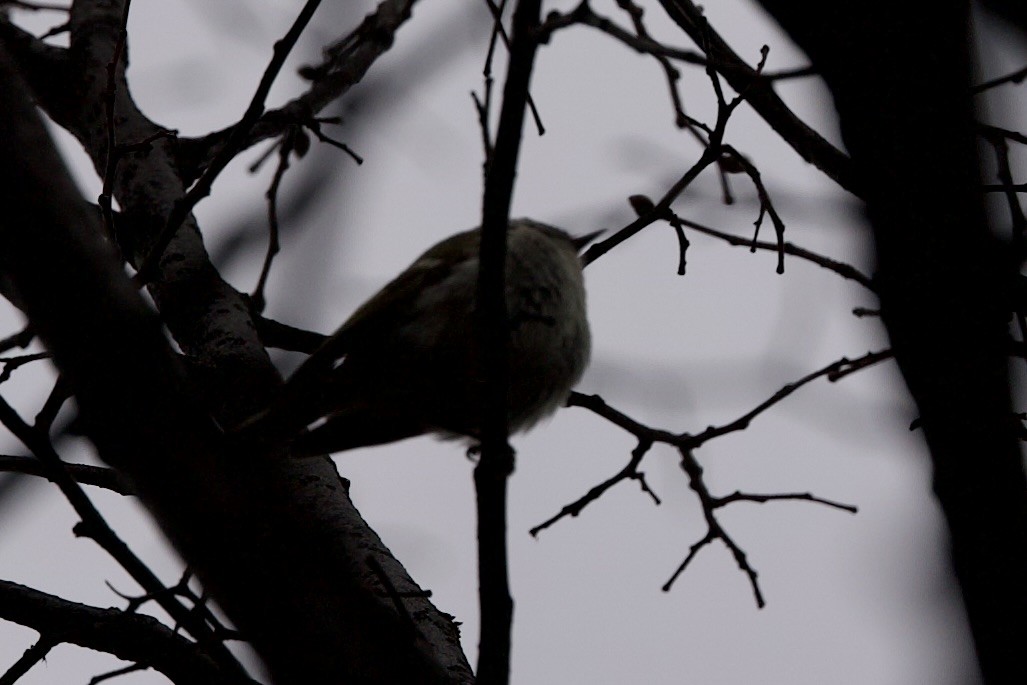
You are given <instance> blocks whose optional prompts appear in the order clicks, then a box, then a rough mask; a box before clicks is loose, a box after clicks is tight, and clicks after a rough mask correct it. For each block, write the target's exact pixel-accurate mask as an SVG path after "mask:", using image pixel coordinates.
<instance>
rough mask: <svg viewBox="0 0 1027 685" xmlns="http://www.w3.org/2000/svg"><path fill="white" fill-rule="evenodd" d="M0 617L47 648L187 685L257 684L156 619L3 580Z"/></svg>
mask: <svg viewBox="0 0 1027 685" xmlns="http://www.w3.org/2000/svg"><path fill="white" fill-rule="evenodd" d="M0 617H2V618H3V619H4V620H7V621H11V622H13V623H18V624H20V625H23V626H26V627H29V628H32V629H33V630H36V631H38V632H39V633H41V635H42V636H43V637H42V639H41V641H40V643H41V644H42V645H43V646H45V645H46V644H47V643H52V644H56V643H60V642H67V643H70V644H75V645H79V646H80V647H86V648H89V649H95V650H97V651H101V652H106V653H108V654H113V655H114V656H116V657H118V658H119V659H124V660H125V661H133V662H136V663H139V664H146V665H147V666H148V667H150V668H153V669H155V670H157V671H159V672H161V673H163V674H164V675H165V676H167V677H168V678H169V679H170V680H171V681H172V682H175V683H179V684H181V685H185V684H186V683H210V684H211V685H214V684H221V683H254V682H255V681H253V680H251V679H249V678H247V677H245V676H240V675H239V674H237V673H234V672H227V673H226V672H225V671H224V670H222V669H221V668H220V667H219V666H218V665H217V664H216V663H215V662H214V661H212V660H211V659H210V657H209V656H208V655H206V654H205V653H204V651H203V650H201V649H200V648H199V647H198V646H197V645H196V644H195V643H193V642H190V641H189V640H187V639H186V638H185V637H183V636H181V635H178V634H176V633H175V632H174V631H172V630H171V629H170V628H168V627H167V626H164V625H163V624H161V623H160V622H159V621H158V620H157V619H155V618H153V617H151V616H145V615H142V614H131V613H126V612H124V611H121V610H119V609H100V608H97V607H92V606H87V605H85V604H79V603H77V602H70V601H68V600H65V599H61V598H60V597H57V596H55V595H50V594H46V593H43V592H40V591H38V590H33V589H32V588H28V587H25V586H24V585H18V584H16V583H11V582H9V581H5V580H0ZM41 649H42V647H40V650H41ZM33 656H35V655H33ZM23 658H24V657H23ZM26 665H30V664H26Z"/></svg>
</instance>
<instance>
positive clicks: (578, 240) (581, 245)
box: [571, 228, 606, 252]
mask: <svg viewBox="0 0 1027 685" xmlns="http://www.w3.org/2000/svg"><path fill="white" fill-rule="evenodd" d="M605 230H606V229H603V228H601V229H599V230H598V231H592V232H591V233H586V234H585V235H582V236H576V237H574V238H571V242H572V243H574V249H575V250H577V251H578V252H581V251H582V250H583V249H585V247H586V246H587V245H588V244H589V243H590V242H592V241H593V240H595V238H596V237H597V236H599V235H600V234H601V233H603V231H605Z"/></svg>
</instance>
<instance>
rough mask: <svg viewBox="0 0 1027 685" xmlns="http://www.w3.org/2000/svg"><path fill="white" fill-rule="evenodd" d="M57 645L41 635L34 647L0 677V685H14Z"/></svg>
mask: <svg viewBox="0 0 1027 685" xmlns="http://www.w3.org/2000/svg"><path fill="white" fill-rule="evenodd" d="M57 644H58V642H57V640H55V639H53V638H52V637H50V636H49V635H41V636H40V637H39V639H38V640H37V641H36V643H35V644H34V645H32V646H31V647H29V648H28V649H26V650H25V652H24V653H23V654H22V655H21V656H20V657H19V658H18V660H17V661H15V662H14V663H13V664H11V667H10V668H8V669H7V671H6V672H5V673H4V674H3V675H0V685H14V684H15V683H16V682H18V680H19V679H21V677H22V676H23V675H25V674H26V673H28V672H29V671H30V670H31V669H32V667H33V666H35V665H36V664H38V663H39V662H40V661H43V660H44V659H46V655H47V654H49V653H50V650H51V649H53V648H54V647H56V646H57Z"/></svg>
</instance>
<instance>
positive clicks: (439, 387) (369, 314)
mask: <svg viewBox="0 0 1027 685" xmlns="http://www.w3.org/2000/svg"><path fill="white" fill-rule="evenodd" d="M599 233H601V231H596V232H594V233H589V234H587V235H584V236H580V237H573V236H571V235H570V234H568V233H567V232H565V231H563V230H561V229H559V228H556V227H554V226H550V225H548V224H544V223H541V222H538V221H534V220H532V219H527V218H521V219H513V220H511V221H510V223H509V228H508V231H507V251H506V274H505V276H506V278H505V284H506V288H505V294H506V308H507V321H508V325H509V347H508V360H507V363H508V388H507V427H508V429H509V431H510V433H516V432H520V431H525V430H527V429H529V428H531V427H532V426H534V425H535V424H536V423H537V422H538V421H540V420H541V419H543V418H545V417H547V416H549V415H551V414H552V413H553V412H555V411H556V410H557V409H558V408H559V407H560V406H562V405H563V404H564V403H565V402H566V400H567V397H568V396H569V394H570V391H571V388H572V387H574V385H575V384H576V383H577V382H578V380H580V378H581V376H582V374H583V373H584V371H585V368H586V366H587V365H588V362H589V358H590V351H591V336H590V332H589V326H588V317H587V313H586V304H585V299H586V298H585V286H584V279H583V276H582V262H581V259H580V257H579V252H580V250H581V249H582V248H583V247H584V246H585V245H587V244H588V243H589V242H591V241H592V240H593V239H594V238H595V237H596V236H597V235H598V234H599ZM480 245H481V230H480V229H472V230H469V231H464V232H462V233H457V234H455V235H453V236H450V237H448V238H446V239H444V240H442V241H441V242H439V243H437V244H436V245H434V246H432V247H431V248H429V249H428V250H427V251H426V252H425V253H424V254H422V255H421V256H420V257H418V258H417V259H416V260H414V262H413V264H411V265H410V266H409V267H408V268H407V269H406V270H404V271H403V272H402V273H400V274H399V275H398V276H397V277H396V278H395V279H393V280H392V281H391V282H389V283H388V284H386V285H385V286H384V287H383V288H382V289H381V290H379V291H378V292H377V293H376V294H375V295H373V296H372V297H371V298H370V299H368V300H367V301H366V302H365V303H364V304H363V305H361V306H360V307H359V308H358V309H357V310H356V311H355V312H354V313H353V314H352V315H351V316H350V317H349V318H348V319H347V320H346V321H345V322H344V323H343V324H342V326H341V327H340V328H339V329H338V330H337V331H336V332H335V333H333V334H332V335H331V336H330V337H328V338H327V339H326V340H325V341H324V343H322V344H321V346H320V347H319V348H318V349H316V350H315V351H314V352H313V353H312V354H311V355H310V357H308V358H307V359H306V360H305V361H304V362H303V363H302V364H301V365H300V366H299V368H298V369H297V370H296V371H295V372H294V373H293V374H292V376H291V377H290V378H289V379H288V381H287V382H286V383H285V385H284V387H283V388H282V391H281V392H280V393H278V395H277V397H276V398H275V399H274V400H273V401H272V402H271V404H270V406H269V407H268V408H267V409H265V410H264V411H262V412H260V413H259V414H258V415H257V416H256V417H253V418H252V419H250V420H249V421H247V422H245V423H244V425H243V426H242V428H241V429H240V430H239V431H238V433H239V434H240V435H243V436H246V438H245V439H246V441H253V440H257V441H260V442H261V443H264V444H267V443H271V444H282V443H287V444H288V448H289V453H290V454H291V455H292V456H295V457H309V456H316V455H323V454H328V453H334V452H341V451H344V450H349V449H353V448H357V447H367V446H372V445H381V444H386V443H391V442H395V441H398V440H403V439H406V438H410V437H414V436H418V435H423V434H433V435H435V436H437V437H440V438H443V439H460V438H466V439H468V440H469V441H470V442H472V443H473V442H474V441H475V440H477V439H478V438H479V437H480V435H479V434H480V428H481V422H482V407H483V405H484V400H483V387H484V378H483V370H482V365H481V354H480V350H479V349H478V346H479V335H478V332H477V330H476V326H477V324H476V316H475V310H476V301H477V297H476V294H477V288H478V261H479V248H480Z"/></svg>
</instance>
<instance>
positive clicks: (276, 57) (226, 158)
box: [136, 0, 321, 284]
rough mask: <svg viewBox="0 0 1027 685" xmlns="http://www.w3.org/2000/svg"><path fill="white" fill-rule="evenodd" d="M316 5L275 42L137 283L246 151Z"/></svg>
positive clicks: (310, 3) (312, 0)
mask: <svg viewBox="0 0 1027 685" xmlns="http://www.w3.org/2000/svg"><path fill="white" fill-rule="evenodd" d="M320 4H321V0H307V1H306V3H305V4H304V5H303V9H302V10H300V13H299V15H298V16H297V17H296V20H295V21H294V22H293V24H292V26H291V27H289V30H288V32H286V34H285V36H284V37H282V38H281V40H278V41H277V42H275V45H274V54H273V55H272V57H271V61H270V63H269V64H268V66H267V68H266V69H265V70H264V74H263V76H262V77H261V79H260V83H259V84H258V85H257V90H256V92H255V93H254V94H253V98H252V99H251V100H250V104H249V106H248V107H247V108H246V111H245V112H244V113H243V116H242V118H241V119H239V121H238V123H236V124H235V125H234V126H233V127H232V130H231V133H230V134H229V136H228V140H227V141H225V143H224V145H223V146H222V147H221V148H220V149H219V150H218V152H217V154H215V155H214V158H213V159H212V160H211V161H210V164H209V165H208V166H207V168H206V170H205V171H204V172H203V175H202V176H200V178H199V179H198V180H197V181H196V183H194V184H193V187H192V188H190V189H189V191H188V192H187V193H186V194H185V195H183V196H182V197H180V198H179V199H178V201H176V202H175V204H174V206H173V207H172V208H171V212H170V213H169V214H168V218H167V222H166V223H165V225H164V228H162V229H161V232H160V235H158V236H157V239H156V241H154V244H153V246H152V247H151V248H150V251H149V253H148V254H147V255H146V256H145V257H144V258H143V259H142V260H141V261H140V263H139V270H138V272H137V273H136V280H137V282H138V283H140V284H145V283H147V282H149V281H150V280H151V279H152V277H153V275H154V271H155V270H156V268H157V265H158V264H159V263H160V258H161V257H162V256H163V254H164V250H166V249H167V247H168V245H169V244H170V243H171V240H172V238H174V237H175V233H176V232H177V231H178V228H179V227H180V226H181V225H182V224H183V223H184V222H185V220H186V219H187V218H188V217H189V214H190V213H191V212H192V210H193V208H194V207H195V206H196V205H197V203H199V201H200V200H202V199H203V198H205V197H207V195H209V194H210V190H211V187H212V186H213V185H214V180H215V179H216V178H217V177H218V175H219V174H220V173H221V172H222V171H223V170H224V169H225V167H226V166H228V163H229V162H231V161H232V159H234V158H235V156H236V155H237V154H239V152H241V151H242V150H243V149H244V148H245V147H246V145H247V138H248V137H249V133H250V131H251V130H252V129H253V127H254V126H255V125H256V124H257V122H258V121H259V120H260V117H261V115H263V114H264V108H265V102H266V101H267V96H268V93H270V91H271V86H272V84H274V82H275V79H276V78H277V77H278V73H279V72H280V71H281V70H282V66H283V65H284V64H285V60H286V58H287V57H288V56H289V53H290V52H292V49H293V48H294V47H295V46H296V43H297V41H298V40H299V37H300V34H302V33H303V30H304V29H305V28H306V26H307V23H308V22H309V21H310V18H311V17H312V16H313V15H314V12H315V11H316V10H317V8H318V6H319V5H320Z"/></svg>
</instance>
